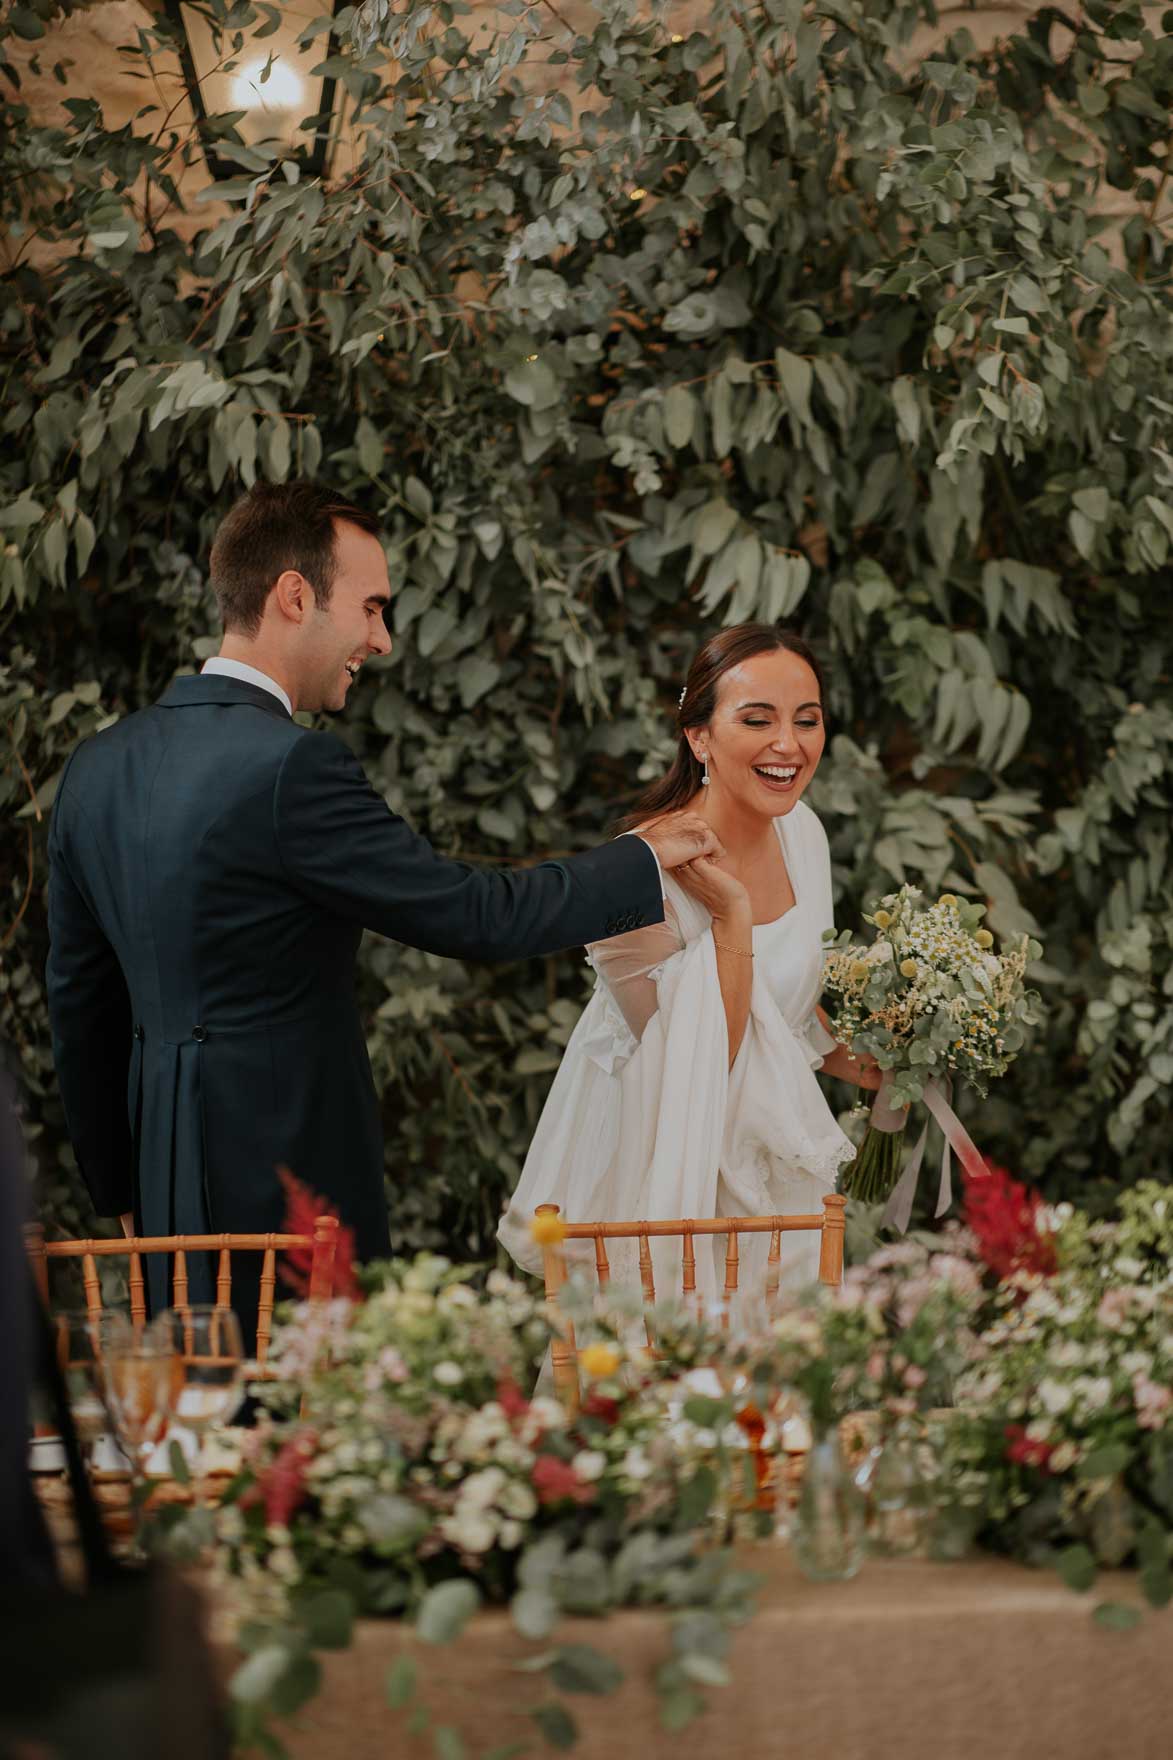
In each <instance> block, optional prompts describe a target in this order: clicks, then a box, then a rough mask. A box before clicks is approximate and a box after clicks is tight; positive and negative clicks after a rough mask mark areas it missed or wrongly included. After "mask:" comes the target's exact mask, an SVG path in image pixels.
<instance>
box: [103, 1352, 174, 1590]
mask: <svg viewBox="0 0 1173 1760" xmlns="http://www.w3.org/2000/svg"><path fill="white" fill-rule="evenodd" d="M101 1378H102V1386H103V1389H104V1392H105V1395H106V1403H107V1406H108V1408H109V1412H110V1416H111V1418H112V1419H113V1420H114V1428H115V1430H116V1431H117V1433H118V1441H119V1444H120V1445H121V1448H122V1452H123V1453H124V1454H125V1456H126V1458H127V1460H128V1461H129V1462H130V1473H131V1507H132V1508H133V1509H136V1510H139V1509H141V1508H142V1505H143V1504H144V1503H145V1501H146V1489H145V1488H146V1480H147V1466H148V1462H149V1459H150V1455H151V1453H152V1451H153V1450H154V1448H155V1447H156V1446H157V1444H158V1443H159V1441H160V1440H161V1439H162V1437H163V1435H164V1434H165V1432H166V1429H167V1424H168V1421H169V1419H170V1415H171V1406H172V1396H173V1379H174V1369H173V1363H172V1352H171V1345H170V1341H169V1340H167V1339H165V1338H163V1337H159V1336H156V1335H154V1334H153V1333H152V1331H151V1328H150V1327H147V1328H146V1329H145V1330H143V1331H141V1332H134V1331H132V1330H131V1329H130V1328H129V1327H127V1328H126V1329H125V1330H123V1329H117V1330H114V1329H111V1330H110V1331H109V1332H108V1333H107V1335H106V1336H105V1337H103V1339H102V1369H101ZM138 1551H139V1553H140V1555H141V1554H142V1552H143V1546H142V1537H141V1533H140V1535H139V1540H138Z"/></svg>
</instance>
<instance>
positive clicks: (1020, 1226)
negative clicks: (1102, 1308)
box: [963, 1161, 1059, 1279]
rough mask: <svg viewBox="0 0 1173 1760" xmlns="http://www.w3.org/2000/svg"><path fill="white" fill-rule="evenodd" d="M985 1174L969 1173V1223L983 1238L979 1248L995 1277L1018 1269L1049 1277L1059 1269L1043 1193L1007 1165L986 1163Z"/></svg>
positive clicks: (978, 1236) (979, 1240) (967, 1220)
mask: <svg viewBox="0 0 1173 1760" xmlns="http://www.w3.org/2000/svg"><path fill="white" fill-rule="evenodd" d="M985 1165H986V1172H985V1174H984V1175H983V1176H982V1177H980V1178H974V1177H973V1175H971V1174H969V1173H967V1174H966V1175H965V1208H964V1211H963V1217H964V1220H965V1223H966V1226H967V1227H968V1228H969V1229H970V1230H971V1232H972V1233H973V1234H974V1235H975V1236H976V1238H977V1244H978V1251H979V1253H980V1254H981V1256H982V1258H983V1259H984V1260H985V1262H986V1264H987V1265H988V1266H989V1268H990V1270H991V1271H992V1272H993V1273H994V1276H995V1277H997V1278H999V1279H1005V1278H1008V1277H1010V1276H1012V1275H1013V1273H1014V1272H1016V1271H1033V1272H1037V1273H1039V1274H1040V1275H1041V1276H1043V1277H1049V1276H1050V1275H1051V1274H1052V1272H1054V1271H1057V1270H1058V1268H1059V1258H1058V1254H1057V1252H1056V1250H1055V1239H1054V1236H1053V1235H1052V1234H1051V1233H1049V1232H1046V1231H1045V1232H1043V1233H1041V1234H1040V1232H1039V1226H1038V1222H1039V1216H1040V1213H1041V1211H1042V1208H1043V1201H1042V1199H1041V1198H1040V1197H1039V1194H1038V1193H1037V1192H1032V1191H1028V1190H1027V1188H1026V1186H1024V1185H1021V1184H1020V1183H1019V1181H1018V1180H1016V1179H1013V1178H1012V1177H1011V1175H1010V1174H1009V1172H1008V1171H1007V1169H1006V1168H1004V1167H996V1166H995V1165H994V1163H993V1162H992V1161H987V1162H986V1164H985Z"/></svg>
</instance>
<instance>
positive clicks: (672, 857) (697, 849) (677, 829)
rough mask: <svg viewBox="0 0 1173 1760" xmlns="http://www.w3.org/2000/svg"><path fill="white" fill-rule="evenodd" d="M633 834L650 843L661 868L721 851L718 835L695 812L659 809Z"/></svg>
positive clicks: (719, 853)
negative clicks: (659, 812) (672, 811)
mask: <svg viewBox="0 0 1173 1760" xmlns="http://www.w3.org/2000/svg"><path fill="white" fill-rule="evenodd" d="M636 836H637V837H642V838H643V840H644V842H645V843H646V844H649V845H650V846H651V848H652V849H653V850H654V851H655V853H656V857H657V860H658V861H659V863H660V866H661V868H663V869H664V870H665V871H668V870H670V869H672V868H679V867H680V866H682V864H683V863H685V862H693V861H695V860H696V858H697V857H698V856H713V857H715V858H719V857H721V856H723V855H724V854H725V850H724V847H723V845H722V843H721V840H720V838H719V837H717V836H716V834H715V833H714V832H713V831H712V829H711V828H710V827H709V826H708V825H706V824H705V821H704V820H703V819H702V818H701V816H700V814H699V813H688V812H680V813H662V814H661V815H660V817H659V818H658V819H649V820H648V822H647V824H646V825H641V826H640V828H639V830H638V831H637V832H636Z"/></svg>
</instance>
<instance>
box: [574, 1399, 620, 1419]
mask: <svg viewBox="0 0 1173 1760" xmlns="http://www.w3.org/2000/svg"><path fill="white" fill-rule="evenodd" d="M580 1410H581V1412H582V1415H583V1417H584V1418H601V1419H602V1420H603V1423H604V1424H614V1423H615V1422H616V1421H617V1420H618V1417H619V1401H618V1400H617V1399H609V1398H608V1397H607V1395H606V1394H605V1393H590V1394H588V1395H587V1397H586V1399H584V1400H583V1402H582V1405H581V1407H580Z"/></svg>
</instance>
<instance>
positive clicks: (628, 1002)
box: [587, 899, 685, 1044]
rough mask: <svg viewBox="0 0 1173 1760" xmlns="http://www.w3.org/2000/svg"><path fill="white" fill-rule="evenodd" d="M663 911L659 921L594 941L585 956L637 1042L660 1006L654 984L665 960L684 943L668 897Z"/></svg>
mask: <svg viewBox="0 0 1173 1760" xmlns="http://www.w3.org/2000/svg"><path fill="white" fill-rule="evenodd" d="M664 913H665V914H664V921H663V922H662V923H652V924H649V926H648V927H647V928H646V929H636V930H634V931H632V932H631V933H630V934H628V935H616V936H615V937H614V938H613V939H612V940H610V941H594V942H591V943H590V945H589V946H588V947H587V959H588V960H589V961H590V963H591V965H592V966H593V967H594V969H595V971H596V972H597V973H598V975H599V978H600V979H601V980H602V983H603V985H604V987H605V988H606V991H607V996H608V999H609V1001H610V1002H611V1003H612V1004H613V1005H614V1007H615V1008H616V1009H617V1010H618V1012H619V1015H620V1016H621V1017H622V1022H623V1025H624V1027H625V1028H626V1030H627V1032H628V1033H629V1034H630V1035H631V1038H632V1039H633V1040H634V1041H635V1043H636V1044H638V1043H639V1041H640V1040H641V1039H642V1038H643V1036H644V1031H645V1029H646V1027H647V1024H648V1022H649V1021H650V1020H651V1019H652V1017H653V1015H654V1014H656V1012H657V1010H658V1009H659V1006H660V997H659V990H658V988H657V985H658V979H659V976H660V973H661V971H662V970H663V967H664V964H665V962H666V961H667V960H669V959H671V958H672V957H673V955H674V954H677V953H680V952H681V951H682V950H683V948H684V945H685V942H684V934H683V931H682V930H681V927H680V920H679V918H678V917H677V915H676V909H675V907H674V905H673V904H672V902H671V900H669V899H665V901H664Z"/></svg>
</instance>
